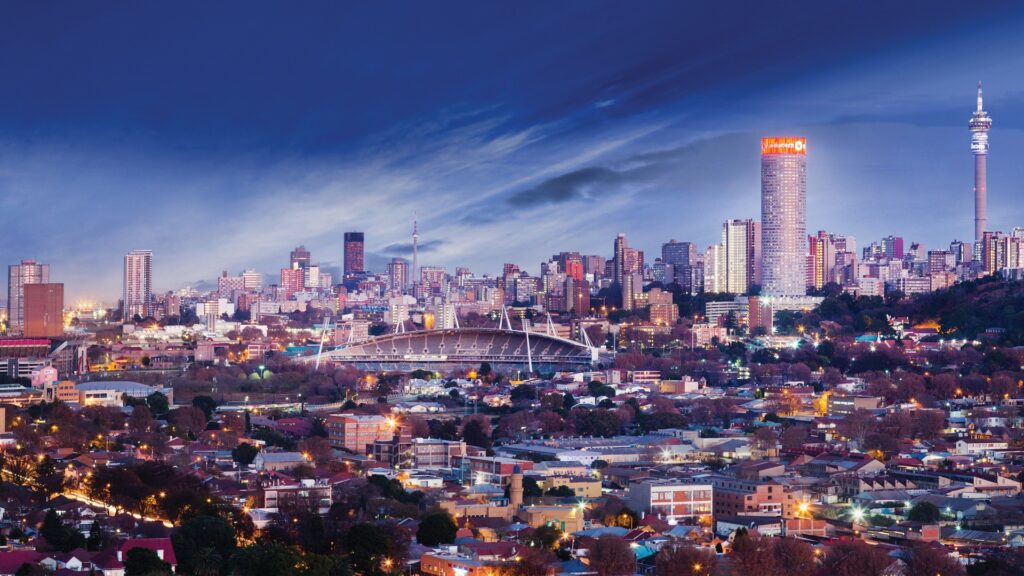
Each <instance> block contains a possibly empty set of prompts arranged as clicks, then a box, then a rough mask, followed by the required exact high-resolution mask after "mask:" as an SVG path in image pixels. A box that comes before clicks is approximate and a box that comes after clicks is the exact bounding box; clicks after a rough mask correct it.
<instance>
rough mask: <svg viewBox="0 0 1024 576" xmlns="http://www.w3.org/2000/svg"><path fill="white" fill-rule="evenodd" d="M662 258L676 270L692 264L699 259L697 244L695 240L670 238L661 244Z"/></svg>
mask: <svg viewBox="0 0 1024 576" xmlns="http://www.w3.org/2000/svg"><path fill="white" fill-rule="evenodd" d="M661 260H662V262H664V263H665V264H671V265H672V266H673V268H675V269H676V270H680V269H682V268H683V267H685V266H692V265H693V264H694V263H695V262H696V260H697V245H696V244H694V243H693V242H676V241H675V240H669V241H668V242H666V243H664V244H662V245H661Z"/></svg>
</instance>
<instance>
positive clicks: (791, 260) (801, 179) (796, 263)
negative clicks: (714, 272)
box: [761, 137, 807, 296]
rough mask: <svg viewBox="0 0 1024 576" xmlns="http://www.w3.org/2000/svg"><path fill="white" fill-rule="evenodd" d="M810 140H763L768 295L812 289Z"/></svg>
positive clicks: (765, 289) (763, 243) (765, 282)
mask: <svg viewBox="0 0 1024 576" xmlns="http://www.w3.org/2000/svg"><path fill="white" fill-rule="evenodd" d="M806 160H807V139H806V138H800V137H797V138H794V137H772V138H762V139H761V247H762V248H761V257H762V294H764V295H766V296H803V295H804V294H806V292H807V286H806V284H807V271H806V270H807V258H806V256H807V245H806V241H807V163H806Z"/></svg>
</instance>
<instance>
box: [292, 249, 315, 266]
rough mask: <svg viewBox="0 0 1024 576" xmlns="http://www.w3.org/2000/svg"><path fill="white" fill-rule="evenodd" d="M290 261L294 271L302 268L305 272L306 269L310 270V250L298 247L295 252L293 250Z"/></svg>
mask: <svg viewBox="0 0 1024 576" xmlns="http://www.w3.org/2000/svg"><path fill="white" fill-rule="evenodd" d="M289 260H290V265H291V267H292V268H293V269H297V268H301V269H303V270H305V269H306V268H309V262H310V254H309V250H306V247H305V246H296V247H295V250H292V253H291V255H290V258H289Z"/></svg>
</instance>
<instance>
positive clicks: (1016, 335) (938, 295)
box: [801, 277, 1024, 346]
mask: <svg viewBox="0 0 1024 576" xmlns="http://www.w3.org/2000/svg"><path fill="white" fill-rule="evenodd" d="M887 314H888V315H892V316H907V317H909V318H910V320H911V324H913V325H920V324H934V325H937V327H938V329H939V330H940V332H941V333H942V334H943V335H944V336H945V337H947V338H968V339H975V338H977V337H978V336H979V335H980V334H982V333H983V332H985V331H986V330H989V329H992V328H997V329H1001V330H1004V331H1005V333H1004V334H1002V335H1001V336H1000V337H997V338H996V339H997V340H998V341H1000V342H1002V343H1005V344H1008V345H1013V346H1020V345H1024V282H1021V281H1007V280H1003V279H1001V278H998V277H988V278H982V279H980V280H974V281H970V282H963V283H960V284H957V285H955V286H952V287H951V288H947V289H945V290H938V291H935V292H930V293H928V294H920V295H917V296H913V297H904V296H903V295H902V294H899V293H895V294H890V295H887V296H886V298H885V299H882V298H877V297H871V298H856V299H855V298H853V297H852V296H850V295H849V294H832V295H829V296H827V297H826V298H825V300H824V301H823V302H822V303H821V306H819V307H818V309H817V310H815V311H814V312H811V313H809V314H807V315H805V316H804V317H802V318H801V321H803V322H806V323H808V324H811V323H812V322H816V321H820V320H830V321H833V322H836V323H838V324H840V325H842V326H843V327H844V330H846V331H849V332H866V331H880V332H881V331H885V330H886V327H887V322H886V315H887Z"/></svg>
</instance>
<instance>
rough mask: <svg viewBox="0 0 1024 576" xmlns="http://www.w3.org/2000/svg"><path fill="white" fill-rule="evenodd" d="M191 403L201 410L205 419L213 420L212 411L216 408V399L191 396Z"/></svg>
mask: <svg viewBox="0 0 1024 576" xmlns="http://www.w3.org/2000/svg"><path fill="white" fill-rule="evenodd" d="M192 405H193V406H195V407H196V408H199V409H200V410H202V411H203V414H205V415H206V420H207V421H210V420H213V413H214V412H215V411H216V410H217V401H216V400H214V399H213V398H211V397H209V396H196V397H194V398H192Z"/></svg>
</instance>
